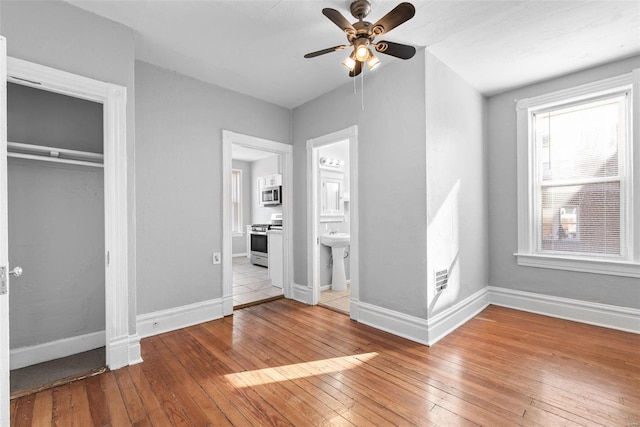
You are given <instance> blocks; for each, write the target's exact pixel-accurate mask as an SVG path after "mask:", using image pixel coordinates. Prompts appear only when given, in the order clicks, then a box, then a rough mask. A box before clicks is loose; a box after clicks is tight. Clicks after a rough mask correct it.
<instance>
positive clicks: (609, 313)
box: [487, 286, 640, 334]
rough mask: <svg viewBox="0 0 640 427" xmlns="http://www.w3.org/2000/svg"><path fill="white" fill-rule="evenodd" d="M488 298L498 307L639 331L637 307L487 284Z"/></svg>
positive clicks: (639, 313)
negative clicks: (619, 305)
mask: <svg viewBox="0 0 640 427" xmlns="http://www.w3.org/2000/svg"><path fill="white" fill-rule="evenodd" d="M487 290H488V292H489V302H490V303H491V304H494V305H499V306H502V307H508V308H514V309H516V310H522V311H529V312H532V313H537V314H543V315H545V316H551V317H558V318H560V319H566V320H573V321H575V322H581V323H587V324H590V325H596V326H603V327H605V328H611V329H618V330H621V331H626V332H633V333H636V334H640V310H638V309H633V308H627V307H618V306H614V305H608V304H599V303H594V302H587V301H580V300H575V299H570V298H561V297H554V296H549V295H543V294H536V293H532V292H525V291H516V290H513V289H506V288H498V287H495V286H489V287H488V288H487Z"/></svg>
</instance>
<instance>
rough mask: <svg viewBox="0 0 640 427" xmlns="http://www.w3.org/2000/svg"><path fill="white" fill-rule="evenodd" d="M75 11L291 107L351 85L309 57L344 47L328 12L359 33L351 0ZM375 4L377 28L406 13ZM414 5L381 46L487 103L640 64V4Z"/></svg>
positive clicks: (139, 48) (192, 72) (341, 71)
mask: <svg viewBox="0 0 640 427" xmlns="http://www.w3.org/2000/svg"><path fill="white" fill-rule="evenodd" d="M69 2H70V3H72V4H74V5H76V6H78V7H81V8H83V9H86V10H88V11H92V12H94V13H96V14H98V15H101V16H104V17H106V18H109V19H111V20H114V21H116V22H120V23H122V24H124V25H126V26H128V27H130V28H132V29H134V30H135V33H136V57H137V58H138V59H140V60H142V61H146V62H149V63H152V64H156V65H159V66H161V67H164V68H168V69H171V70H174V71H177V72H179V73H182V74H185V75H188V76H191V77H194V78H197V79H200V80H203V81H206V82H210V83H213V84H216V85H219V86H222V87H225V88H228V89H231V90H234V91H237V92H241V93H244V94H248V95H251V96H254V97H256V98H259V99H262V100H265V101H268V102H272V103H274V104H277V105H281V106H283V107H286V108H294V107H296V106H299V105H301V104H303V103H305V102H307V101H309V100H311V99H313V98H315V97H317V96H319V95H321V94H323V93H326V92H328V91H330V90H333V89H335V88H337V87H339V86H341V85H343V84H345V83H348V82H349V81H350V78H349V77H348V76H347V71H346V69H345V68H344V67H342V65H341V62H342V60H343V59H344V57H345V56H346V55H345V51H342V52H334V53H330V54H327V55H323V56H320V57H317V58H313V59H304V58H303V55H304V54H305V53H308V52H312V51H316V50H320V49H324V48H327V47H331V46H335V45H339V44H343V43H344V42H345V41H346V38H345V36H344V34H343V33H342V32H341V30H340V29H339V28H338V27H337V26H336V25H334V24H333V23H332V22H331V21H329V20H328V19H327V18H326V17H325V16H324V15H322V13H321V11H322V8H323V7H331V8H334V9H337V10H339V11H340V12H341V13H342V14H343V15H344V16H345V17H346V18H347V19H348V20H349V21H350V22H353V21H355V19H353V18H352V16H351V15H350V13H349V4H350V3H351V2H350V1H349V0H322V1H318V0H280V1H276V0H260V1H248V0H233V1H221V0H209V1H202V0H201V1H175V0H174V1H154V0H146V1H136V0H129V1H86V0H70V1H69ZM371 3H372V12H371V13H370V15H369V16H368V17H367V20H369V21H371V22H375V21H377V20H378V19H379V18H381V17H382V16H383V15H384V14H386V13H387V12H388V11H389V10H391V9H392V8H393V7H395V5H396V4H397V3H399V2H398V1H388V0H373V1H372V2H371ZM413 4H414V5H415V6H416V16H415V17H414V18H413V19H412V20H410V21H408V22H406V23H405V24H403V25H401V26H400V27H398V28H396V29H394V30H393V31H391V32H390V33H389V35H385V36H383V37H382V39H385V40H391V41H396V42H400V43H406V44H412V45H414V46H416V47H417V48H420V47H427V49H428V50H429V51H430V52H432V53H433V54H435V55H436V56H437V57H438V58H440V60H442V61H443V62H445V63H446V64H447V65H448V66H449V67H450V68H451V69H453V70H454V71H456V72H457V73H458V74H459V75H461V76H462V77H463V78H464V79H465V80H466V81H467V82H469V83H470V84H471V85H472V86H474V87H475V88H476V89H477V90H479V91H480V92H482V93H483V94H485V95H492V94H495V93H498V92H501V91H504V90H507V89H510V88H513V87H517V86H522V85H525V84H529V83H533V82H536V81H540V80H544V79H548V78H551V77H555V76H558V75H561V74H566V73H570V72H573V71H577V70H580V69H584V68H588V67H592V66H595V65H598V64H602V63H605V62H609V61H612V60H616V59H621V58H625V57H629V56H632V55H635V54H638V53H640V1H637V0H623V1H614V0H606V1H589V0H580V1H566V0H556V1H539V0H531V1H520V0H519V1H515V0H500V1H484V0H458V1H454V0H436V1H416V0H414V1H413ZM379 56H381V57H382V58H381V59H382V61H383V66H384V64H388V63H392V62H395V61H400V60H399V59H396V58H392V57H390V56H387V55H379ZM412 60H415V59H412Z"/></svg>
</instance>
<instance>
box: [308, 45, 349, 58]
mask: <svg viewBox="0 0 640 427" xmlns="http://www.w3.org/2000/svg"><path fill="white" fill-rule="evenodd" d="M345 47H347V46H346V45H344V44H342V45H340V46H334V47H329V48H327V49H322V50H318V51H315V52H311V53H307V54H306V55H305V56H304V57H305V58H315V57H316V56H320V55H324V54H325V53H331V52H336V51H338V50H342V49H344V48H345Z"/></svg>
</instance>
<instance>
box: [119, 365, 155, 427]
mask: <svg viewBox="0 0 640 427" xmlns="http://www.w3.org/2000/svg"><path fill="white" fill-rule="evenodd" d="M114 374H115V378H116V382H117V383H118V389H119V390H120V394H121V395H122V400H123V401H124V404H125V407H126V408H127V414H128V415H129V419H130V420H131V424H132V425H139V426H150V425H151V420H150V419H149V414H148V413H147V412H146V410H145V408H144V405H143V404H142V401H141V400H140V396H139V395H138V391H137V389H136V387H135V385H134V384H133V381H132V380H131V377H130V376H129V370H128V368H124V369H118V370H117V371H115V372H114Z"/></svg>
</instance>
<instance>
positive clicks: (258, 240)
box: [251, 213, 282, 267]
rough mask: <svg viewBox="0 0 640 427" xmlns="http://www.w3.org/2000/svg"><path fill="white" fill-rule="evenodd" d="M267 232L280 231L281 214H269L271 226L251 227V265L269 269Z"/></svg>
mask: <svg viewBox="0 0 640 427" xmlns="http://www.w3.org/2000/svg"><path fill="white" fill-rule="evenodd" d="M269 230H282V214H281V213H274V214H271V224H253V225H252V226H251V263H252V264H255V265H261V266H263V267H269V233H268V231H269Z"/></svg>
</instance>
